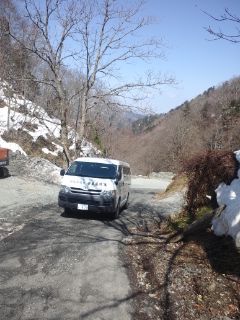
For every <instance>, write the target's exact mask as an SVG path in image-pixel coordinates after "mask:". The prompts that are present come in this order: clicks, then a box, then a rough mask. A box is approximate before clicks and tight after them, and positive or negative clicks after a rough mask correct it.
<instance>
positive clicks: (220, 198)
mask: <svg viewBox="0 0 240 320" xmlns="http://www.w3.org/2000/svg"><path fill="white" fill-rule="evenodd" d="M235 154H236V159H237V160H238V162H239V163H240V151H236V152H235ZM215 191H216V194H217V202H218V205H219V206H221V205H224V204H225V205H226V208H225V209H224V211H223V212H222V214H221V215H220V216H218V217H215V218H214V219H213V221H212V229H213V231H214V233H215V234H216V235H217V236H222V235H229V236H231V237H232V238H233V239H234V240H235V243H236V246H237V247H239V248H240V169H239V170H238V179H234V180H233V181H232V183H231V184H230V185H226V184H225V183H221V184H220V185H219V186H218V188H217V189H216V190H215Z"/></svg>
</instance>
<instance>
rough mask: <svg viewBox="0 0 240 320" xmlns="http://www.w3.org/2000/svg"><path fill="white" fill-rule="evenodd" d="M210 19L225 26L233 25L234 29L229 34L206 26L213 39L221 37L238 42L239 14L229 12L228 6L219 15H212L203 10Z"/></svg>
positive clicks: (239, 32) (239, 30)
mask: <svg viewBox="0 0 240 320" xmlns="http://www.w3.org/2000/svg"><path fill="white" fill-rule="evenodd" d="M205 13H206V14H207V15H208V16H209V17H210V18H211V19H213V20H214V21H216V22H219V23H221V25H223V24H225V25H227V26H229V25H231V26H233V27H234V30H235V31H233V32H232V33H231V34H230V33H227V32H225V31H222V30H221V28H219V30H216V29H213V28H212V27H211V26H209V27H208V28H206V30H207V31H208V32H209V33H210V34H211V35H212V36H213V39H214V40H218V39H223V40H227V41H229V42H233V43H240V29H239V27H240V16H239V15H237V14H235V13H233V12H231V11H230V10H229V9H228V8H225V10H224V13H223V14H222V15H220V16H219V17H216V16H213V15H211V14H209V13H207V12H205Z"/></svg>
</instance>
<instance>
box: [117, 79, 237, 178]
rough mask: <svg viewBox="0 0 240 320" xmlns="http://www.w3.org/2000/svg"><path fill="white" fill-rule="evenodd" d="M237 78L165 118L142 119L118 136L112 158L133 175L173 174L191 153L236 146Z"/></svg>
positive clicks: (204, 93) (211, 90) (184, 105)
mask: <svg viewBox="0 0 240 320" xmlns="http://www.w3.org/2000/svg"><path fill="white" fill-rule="evenodd" d="M239 124H240V77H237V78H234V79H231V80H230V81H227V82H225V83H223V84H222V85H220V86H218V87H211V88H209V89H208V90H206V91H204V92H203V93H202V94H200V95H199V96H197V97H196V98H194V99H192V100H191V101H186V102H184V103H183V104H182V105H180V106H178V107H177V108H176V109H173V110H171V111H170V112H168V113H166V114H165V115H161V116H153V117H149V116H147V117H145V118H143V119H140V120H138V121H137V122H135V123H133V125H132V129H131V130H128V131H126V130H125V131H121V133H118V138H117V139H116V145H115V148H114V150H113V156H115V157H118V158H119V157H120V158H122V157H124V158H125V159H127V160H128V161H129V162H130V163H131V164H132V166H133V167H134V168H135V170H136V173H140V172H141V173H144V174H148V173H150V172H152V171H169V170H173V171H177V170H179V169H180V168H181V164H182V162H183V161H185V160H186V159H188V158H190V157H191V156H193V155H194V154H196V153H198V152H202V151H206V150H216V149H217V150H233V151H234V150H237V149H239V146H240V138H239V137H240V126H239Z"/></svg>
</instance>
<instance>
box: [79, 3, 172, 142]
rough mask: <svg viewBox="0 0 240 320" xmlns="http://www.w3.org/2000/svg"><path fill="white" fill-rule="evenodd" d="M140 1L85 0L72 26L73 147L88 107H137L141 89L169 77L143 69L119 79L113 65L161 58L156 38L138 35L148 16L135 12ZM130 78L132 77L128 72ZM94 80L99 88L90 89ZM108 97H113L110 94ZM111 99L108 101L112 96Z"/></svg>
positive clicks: (156, 86) (81, 135) (165, 81)
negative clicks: (75, 37) (77, 81)
mask: <svg viewBox="0 0 240 320" xmlns="http://www.w3.org/2000/svg"><path fill="white" fill-rule="evenodd" d="M142 5H143V3H142V2H141V1H140V2H138V3H137V5H135V6H129V5H128V4H126V3H124V4H123V3H122V2H121V1H114V0H100V1H94V0H90V1H86V2H85V5H84V12H83V15H82V19H81V24H80V26H79V29H78V32H79V34H80V39H79V47H80V51H81V54H80V60H79V62H80V69H81V71H82V72H83V74H84V79H83V82H82V86H81V87H80V93H81V105H80V112H79V118H80V127H79V135H78V143H77V144H76V148H79V146H80V145H81V141H82V139H83V138H84V134H85V126H86V117H87V114H88V113H89V111H90V110H91V109H92V108H96V107H98V106H100V105H101V104H105V105H108V104H109V101H111V105H112V104H113V103H115V105H118V106H120V107H122V108H130V109H132V108H134V107H135V108H139V107H140V104H139V101H143V100H144V98H145V97H146V95H147V93H146V91H144V90H146V89H153V88H154V89H159V88H160V86H162V85H163V84H170V83H172V82H173V79H172V78H170V77H161V76H159V75H154V74H153V73H152V72H148V73H147V74H145V75H142V76H141V77H140V78H138V79H135V80H132V81H131V80H129V78H130V77H128V79H125V80H123V79H121V74H120V72H119V70H120V69H121V66H123V65H127V64H128V63H136V61H137V60H141V61H149V60H151V59H156V61H158V60H157V59H159V58H162V56H163V54H162V43H161V41H159V40H156V39H150V38H148V39H147V40H142V38H141V37H140V35H142V33H143V32H144V29H145V28H146V27H147V26H148V25H149V24H151V22H152V21H151V19H150V18H146V17H143V18H139V16H140V14H141V10H142ZM132 78H134V77H132ZM96 84H98V85H99V84H102V87H103V90H102V91H100V90H98V91H97V92H96ZM113 97H114V99H113ZM113 101H114V102H113Z"/></svg>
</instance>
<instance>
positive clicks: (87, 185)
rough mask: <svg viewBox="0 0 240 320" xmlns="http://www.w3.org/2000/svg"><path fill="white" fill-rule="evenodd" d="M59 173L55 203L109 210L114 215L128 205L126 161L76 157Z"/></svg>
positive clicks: (116, 216)
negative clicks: (61, 178)
mask: <svg viewBox="0 0 240 320" xmlns="http://www.w3.org/2000/svg"><path fill="white" fill-rule="evenodd" d="M60 174H61V176H63V180H62V185H61V189H60V192H59V196H58V204H59V206H60V207H62V208H64V210H65V213H69V212H70V211H71V210H81V211H85V212H86V211H95V212H106V213H111V214H112V215H113V217H114V218H118V216H119V213H120V210H121V209H125V208H127V207H128V201H129V196H130V185H131V171H130V166H129V164H128V163H126V162H122V161H118V160H113V159H103V158H78V159H76V160H75V161H74V162H72V164H71V165H70V167H69V168H68V170H67V172H65V170H64V169H62V170H61V172H60Z"/></svg>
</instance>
